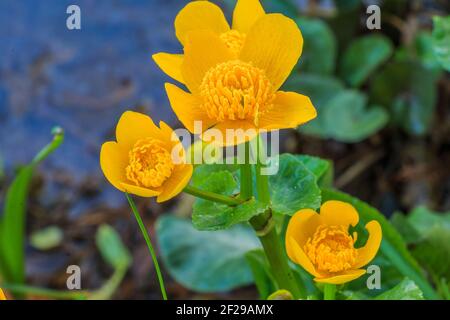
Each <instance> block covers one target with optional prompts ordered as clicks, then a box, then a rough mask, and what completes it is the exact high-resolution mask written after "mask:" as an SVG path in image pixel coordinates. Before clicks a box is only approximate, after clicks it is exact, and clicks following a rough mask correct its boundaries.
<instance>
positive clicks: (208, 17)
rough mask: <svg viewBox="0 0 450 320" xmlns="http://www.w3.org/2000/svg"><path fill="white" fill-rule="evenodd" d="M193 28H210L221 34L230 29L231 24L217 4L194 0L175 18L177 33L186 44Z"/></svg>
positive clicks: (179, 38)
mask: <svg viewBox="0 0 450 320" xmlns="http://www.w3.org/2000/svg"><path fill="white" fill-rule="evenodd" d="M193 30H210V31H212V32H215V33H217V34H220V33H223V32H227V31H228V30H230V26H229V25H228V22H227V20H226V19H225V16H224V14H223V12H222V10H221V9H220V8H219V7H218V6H217V5H215V4H213V3H211V2H208V1H192V2H190V3H188V4H187V5H186V6H185V7H184V8H183V9H181V11H180V12H179V13H178V15H177V17H176V18H175V33H176V35H177V38H178V40H179V41H180V42H181V43H182V44H183V45H186V42H187V39H186V38H187V36H188V34H189V33H190V32H191V31H193Z"/></svg>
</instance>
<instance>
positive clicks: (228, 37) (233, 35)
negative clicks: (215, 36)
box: [220, 30, 246, 55]
mask: <svg viewBox="0 0 450 320" xmlns="http://www.w3.org/2000/svg"><path fill="white" fill-rule="evenodd" d="M245 38H246V36H245V34H243V33H240V32H239V31H237V30H230V31H227V32H224V33H222V34H221V35H220V39H222V41H223V42H225V44H226V45H227V47H228V48H229V49H230V50H231V51H232V52H233V53H234V54H236V55H237V54H239V52H240V51H241V49H242V46H243V45H244V42H245Z"/></svg>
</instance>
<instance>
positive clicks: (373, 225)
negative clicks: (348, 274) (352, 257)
mask: <svg viewBox="0 0 450 320" xmlns="http://www.w3.org/2000/svg"><path fill="white" fill-rule="evenodd" d="M366 229H367V231H368V232H369V238H368V239H367V242H366V245H365V246H364V247H362V248H359V249H358V257H357V260H356V265H355V268H361V267H362V266H365V265H366V264H368V263H369V262H370V261H371V260H372V259H373V258H375V256H376V255H377V252H378V249H379V248H380V244H381V239H382V230H381V226H380V224H379V223H378V221H376V220H372V221H370V222H369V223H367V224H366Z"/></svg>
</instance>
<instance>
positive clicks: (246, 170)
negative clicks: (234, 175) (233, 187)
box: [240, 142, 253, 201]
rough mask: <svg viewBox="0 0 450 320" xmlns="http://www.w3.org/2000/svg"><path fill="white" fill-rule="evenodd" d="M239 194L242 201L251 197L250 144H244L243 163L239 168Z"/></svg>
mask: <svg viewBox="0 0 450 320" xmlns="http://www.w3.org/2000/svg"><path fill="white" fill-rule="evenodd" d="M240 167H241V190H240V191H241V194H240V198H241V199H242V200H244V201H247V200H249V199H250V198H251V197H252V196H253V177H252V165H251V164H250V143H249V142H247V143H245V163H244V164H242V165H241V166H240Z"/></svg>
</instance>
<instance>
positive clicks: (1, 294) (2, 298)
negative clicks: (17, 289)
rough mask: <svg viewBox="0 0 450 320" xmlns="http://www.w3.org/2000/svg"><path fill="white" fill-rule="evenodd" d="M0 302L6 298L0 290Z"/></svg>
mask: <svg viewBox="0 0 450 320" xmlns="http://www.w3.org/2000/svg"><path fill="white" fill-rule="evenodd" d="M0 300H6V296H5V294H4V293H3V291H2V289H0Z"/></svg>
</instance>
